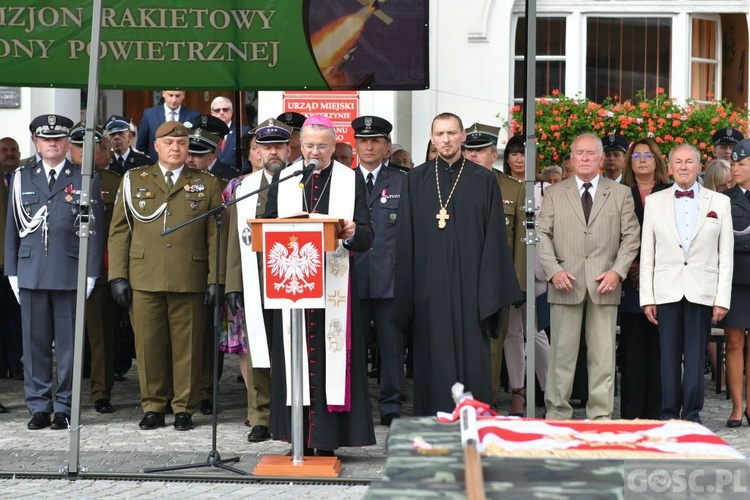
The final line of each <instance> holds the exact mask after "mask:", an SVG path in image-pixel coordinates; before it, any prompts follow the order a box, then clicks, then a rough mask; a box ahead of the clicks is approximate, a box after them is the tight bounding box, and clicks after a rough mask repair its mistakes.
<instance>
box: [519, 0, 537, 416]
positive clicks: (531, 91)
mask: <svg viewBox="0 0 750 500" xmlns="http://www.w3.org/2000/svg"><path fill="white" fill-rule="evenodd" d="M524 60H525V63H526V91H525V94H524V103H523V109H524V115H525V116H524V125H523V133H524V135H525V136H526V208H525V210H526V235H525V238H526V416H527V417H529V418H533V417H534V416H535V415H536V413H535V412H536V352H535V345H536V333H537V330H536V328H537V324H536V293H535V292H534V288H535V287H534V285H535V281H534V280H535V276H534V264H535V262H536V248H535V247H536V244H537V242H538V238H537V235H536V223H535V217H534V214H535V208H536V207H535V200H534V182H535V181H536V159H537V156H536V139H535V135H534V127H535V116H536V115H535V103H536V99H535V98H536V0H526V56H525V59H524Z"/></svg>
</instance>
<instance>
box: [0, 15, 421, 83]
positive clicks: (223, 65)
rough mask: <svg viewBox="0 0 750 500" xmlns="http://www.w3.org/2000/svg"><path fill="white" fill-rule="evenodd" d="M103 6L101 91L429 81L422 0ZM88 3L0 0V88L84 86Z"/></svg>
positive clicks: (88, 28) (87, 35) (90, 16)
mask: <svg viewBox="0 0 750 500" xmlns="http://www.w3.org/2000/svg"><path fill="white" fill-rule="evenodd" d="M102 3H103V8H102V13H101V42H100V45H99V48H100V68H99V85H100V86H101V87H102V88H118V89H164V88H175V89H187V90H209V89H230V88H231V89H252V90H284V89H288V90H294V89H297V90H299V89H314V90H326V89H361V90H364V89H391V90H420V89H425V88H427V87H428V85H429V72H428V33H427V30H428V28H427V19H428V4H429V2H428V1H423V0H399V1H395V0H392V1H388V0H380V1H378V0H337V1H331V0H284V1H270V0H214V1H207V0H162V1H158V2H156V1H154V0H103V2H102ZM92 9H93V7H92V2H90V1H85V0H57V1H55V2H50V1H49V0H46V1H42V0H0V84H2V85H21V86H30V87H49V86H53V87H70V88H83V87H85V86H86V83H87V78H88V68H89V53H90V50H91V22H92V19H93V17H94V16H93V12H92Z"/></svg>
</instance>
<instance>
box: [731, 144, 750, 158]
mask: <svg viewBox="0 0 750 500" xmlns="http://www.w3.org/2000/svg"><path fill="white" fill-rule="evenodd" d="M745 158H750V139H742V140H741V141H740V142H738V143H737V145H736V146H735V147H734V149H733V150H732V161H742V160H744V159H745Z"/></svg>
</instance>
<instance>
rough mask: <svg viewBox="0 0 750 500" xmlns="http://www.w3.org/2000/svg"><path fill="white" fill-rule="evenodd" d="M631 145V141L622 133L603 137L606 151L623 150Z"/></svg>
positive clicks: (603, 145)
mask: <svg viewBox="0 0 750 500" xmlns="http://www.w3.org/2000/svg"><path fill="white" fill-rule="evenodd" d="M629 147H630V141H629V140H627V139H626V138H625V137H623V136H621V135H620V134H607V135H605V136H604V137H602V148H603V149H604V151H622V152H623V153H624V152H625V151H627V150H628V148H629Z"/></svg>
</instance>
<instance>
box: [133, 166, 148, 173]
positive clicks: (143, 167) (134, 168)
mask: <svg viewBox="0 0 750 500" xmlns="http://www.w3.org/2000/svg"><path fill="white" fill-rule="evenodd" d="M150 166H151V165H141V166H139V167H133V168H130V169H128V172H132V171H133V170H145V169H147V168H148V167H150Z"/></svg>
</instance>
